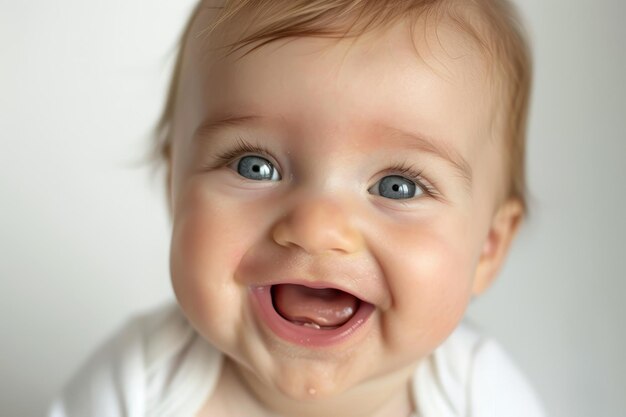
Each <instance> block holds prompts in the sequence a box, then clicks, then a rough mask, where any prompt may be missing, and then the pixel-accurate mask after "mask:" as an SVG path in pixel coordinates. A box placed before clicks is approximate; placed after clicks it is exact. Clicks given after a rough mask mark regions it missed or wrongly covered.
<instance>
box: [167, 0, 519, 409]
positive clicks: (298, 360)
mask: <svg viewBox="0 0 626 417" xmlns="http://www.w3.org/2000/svg"><path fill="white" fill-rule="evenodd" d="M516 22H517V21H516V19H515V14H514V13H513V12H512V10H511V8H510V7H509V5H508V4H507V3H505V2H504V1H500V0H473V1H466V0H463V1H454V0H441V1H436V0H430V1H426V0H414V1H406V0H403V1H401V0H397V1H392V0H388V1H380V0H372V1H356V0H343V1H342V0H317V1H292V0H290V1H278V0H273V1H272V0H266V1H257V2H251V1H243V0H240V1H228V2H226V3H225V4H221V2H212V3H211V2H204V3H202V4H200V5H199V6H198V8H197V9H196V10H195V11H194V14H193V16H192V19H191V20H190V23H189V25H188V27H187V30H186V31H185V35H184V37H183V45H182V48H181V53H180V56H179V59H178V62H177V66H176V71H175V77H174V80H173V83H172V87H171V90H170V97H169V99H168V104H167V106H166V110H165V113H164V116H163V119H162V122H161V125H160V132H161V135H160V137H159V143H158V144H157V146H158V150H159V154H160V155H162V157H163V158H164V162H165V163H166V165H167V169H168V174H167V178H168V180H167V184H168V196H169V199H170V200H169V204H170V210H171V214H172V220H173V234H172V246H171V274H172V283H173V287H174V290H175V293H176V296H177V298H178V301H179V303H180V305H181V307H182V309H183V311H184V312H185V314H186V315H187V317H188V318H189V320H190V322H191V323H192V324H193V325H194V327H195V328H196V329H197V330H198V332H199V333H200V334H201V335H202V336H204V337H205V338H207V339H208V340H209V341H211V342H212V343H213V344H215V345H216V346H217V347H218V348H220V349H221V350H222V351H223V352H225V353H226V354H227V355H228V356H229V357H230V358H232V359H233V360H234V362H235V363H237V364H238V365H239V366H240V367H241V370H242V372H243V373H244V374H246V375H247V378H248V379H249V381H250V383H251V384H252V385H254V384H257V385H259V386H265V387H267V388H268V389H269V390H270V392H277V393H278V392H279V393H281V394H282V395H285V396H286V397H288V398H294V399H303V398H310V397H311V396H312V393H315V395H314V397H315V398H316V399H320V398H331V397H333V396H337V395H341V394H342V393H344V392H348V391H350V390H353V389H356V388H357V387H359V386H363V385H367V384H372V383H374V382H375V381H377V380H381V379H382V378H385V377H387V376H389V375H393V374H394V373H402V372H403V371H404V370H407V369H410V368H411V367H414V366H415V364H417V363H418V362H419V360H420V359H422V358H424V357H426V356H427V355H428V354H429V353H430V352H432V351H433V350H434V349H435V348H436V347H437V346H438V345H439V344H441V343H442V342H443V341H444V340H445V339H446V337H447V336H448V335H449V334H450V333H451V332H452V331H453V330H454V328H455V327H456V326H457V325H458V323H459V321H460V320H461V318H462V316H463V313H464V311H465V309H466V307H467V305H468V303H469V301H470V299H471V298H472V297H474V296H477V295H479V294H481V293H482V292H483V291H484V290H485V289H486V288H487V287H488V286H489V285H490V284H491V282H492V281H493V280H494V278H495V277H496V275H497V273H498V271H499V269H500V267H501V265H502V263H503V261H504V259H505V257H506V254H507V252H508V250H509V247H510V243H511V241H512V239H513V237H514V236H515V234H516V232H517V230H518V228H519V226H520V224H521V221H522V219H523V217H524V214H525V210H526V204H525V191H524V187H525V185H524V169H523V167H524V137H525V122H526V111H527V106H528V96H529V88H530V60H529V54H528V51H527V48H526V44H525V43H524V40H523V37H522V36H521V32H520V29H519V27H518V25H517V23H516ZM294 280H296V281H298V282H299V283H301V284H310V286H312V287H316V286H320V284H319V283H321V282H323V283H325V285H326V284H328V285H330V286H332V287H333V288H341V289H343V290H346V291H347V292H350V293H352V294H356V295H358V296H359V297H362V298H363V300H361V301H367V303H369V304H371V305H373V306H374V310H373V312H372V313H371V315H370V316H369V318H368V320H367V322H366V325H364V326H362V327H360V328H359V329H358V331H356V332H355V333H354V335H352V336H350V337H347V338H345V340H344V339H342V340H341V341H340V342H338V343H334V344H329V345H326V346H306V345H303V344H298V343H293V342H292V341H289V340H285V339H284V338H282V337H281V336H280V335H277V334H275V333H273V332H272V329H271V328H268V327H267V326H266V325H265V324H264V323H263V322H262V320H259V318H258V315H257V313H258V312H257V311H256V310H255V308H254V306H253V304H254V303H253V302H252V301H251V288H257V287H259V286H261V285H269V284H271V283H276V282H283V281H284V282H287V281H290V282H291V281H294Z"/></svg>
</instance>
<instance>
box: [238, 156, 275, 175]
mask: <svg viewBox="0 0 626 417" xmlns="http://www.w3.org/2000/svg"><path fill="white" fill-rule="evenodd" d="M237 172H238V173H239V175H241V176H242V177H245V178H248V179H251V180H256V181H278V180H280V179H281V178H280V174H279V173H278V171H277V170H276V168H274V165H272V163H271V162H270V161H268V160H267V159H265V158H261V157H260V156H253V155H251V156H244V157H243V158H241V159H240V160H239V163H238V164H237Z"/></svg>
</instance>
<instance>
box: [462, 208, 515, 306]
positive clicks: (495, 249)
mask: <svg viewBox="0 0 626 417" xmlns="http://www.w3.org/2000/svg"><path fill="white" fill-rule="evenodd" d="M523 218H524V208H523V206H522V203H521V202H520V201H519V200H517V199H509V200H507V201H505V202H504V203H503V204H502V205H501V206H500V208H499V209H498V211H497V212H496V214H495V215H494V217H493V220H492V222H491V227H490V229H489V233H488V235H487V238H486V239H485V243H484V244H483V250H482V253H481V255H480V260H479V261H478V266H477V268H476V276H475V277H474V284H473V286H472V293H473V294H474V295H475V296H477V295H480V294H482V293H483V292H484V291H485V290H486V289H487V288H488V287H489V286H490V285H491V283H492V282H493V281H494V280H495V278H496V276H497V275H498V272H499V271H500V268H501V266H502V265H503V264H504V260H505V259H506V255H507V253H508V252H509V248H510V246H511V242H512V241H513V238H514V237H515V235H516V234H517V232H518V230H519V227H520V225H521V224H522V220H523Z"/></svg>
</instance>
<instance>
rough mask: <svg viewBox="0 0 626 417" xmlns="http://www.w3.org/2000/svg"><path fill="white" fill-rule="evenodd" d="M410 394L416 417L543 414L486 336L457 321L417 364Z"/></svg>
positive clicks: (510, 364)
mask: <svg viewBox="0 0 626 417" xmlns="http://www.w3.org/2000/svg"><path fill="white" fill-rule="evenodd" d="M413 382H414V383H413V392H414V396H415V401H416V403H417V404H418V408H419V413H418V415H419V416H420V417H430V416H441V417H444V416H445V417H452V416H454V417H457V416H470V415H471V416H478V417H500V416H503V415H506V416H508V417H518V416H519V417H543V416H544V412H543V408H542V407H541V405H540V402H539V400H538V398H537V396H536V394H535V392H534V391H533V389H532V387H531V385H530V384H529V383H528V381H527V379H526V378H525V376H524V375H523V374H522V372H521V371H520V370H519V368H518V367H517V366H516V365H515V363H514V361H513V360H512V359H511V358H510V357H509V355H508V354H507V353H506V352H505V350H504V349H503V348H502V346H501V345H500V344H499V343H498V342H497V341H496V340H495V339H493V338H492V337H489V336H486V335H484V334H482V333H481V331H480V330H479V329H478V328H477V327H475V326H473V325H471V324H469V323H466V322H464V323H462V324H461V325H460V326H459V327H458V328H457V329H456V330H455V331H454V332H453V333H452V334H451V335H450V337H449V338H448V339H447V340H446V341H445V342H444V343H443V344H442V345H441V346H439V347H438V348H437V349H436V350H435V351H434V352H433V353H432V354H431V355H430V356H429V357H428V358H427V359H426V360H424V361H423V362H422V363H420V365H419V366H418V368H417V370H416V372H415V377H414V381H413Z"/></svg>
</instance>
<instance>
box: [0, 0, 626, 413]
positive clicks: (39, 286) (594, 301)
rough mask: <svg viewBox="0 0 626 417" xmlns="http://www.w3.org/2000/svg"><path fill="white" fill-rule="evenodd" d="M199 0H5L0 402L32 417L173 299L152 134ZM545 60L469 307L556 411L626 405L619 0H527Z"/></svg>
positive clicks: (624, 50) (0, 9)
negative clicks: (130, 323) (503, 226)
mask: <svg viewBox="0 0 626 417" xmlns="http://www.w3.org/2000/svg"><path fill="white" fill-rule="evenodd" d="M193 4H194V1H192V0H184V1H180V0H178V1H165V0H150V1H147V0H110V1H107V2H95V1H85V0H63V1H44V0H31V1H20V2H18V1H13V2H9V1H8V0H0V135H1V136H0V145H1V147H0V164H1V167H2V168H1V169H2V171H1V172H2V175H1V176H0V213H1V216H0V306H1V310H0V311H1V313H2V314H1V315H0V335H1V336H0V337H1V344H0V352H1V354H0V415H2V416H36V415H41V414H42V413H43V411H44V409H45V407H46V404H47V403H48V402H49V401H50V399H51V398H52V396H53V394H54V393H55V392H56V391H57V390H58V389H59V388H60V386H61V385H62V383H63V382H64V381H65V380H66V379H67V378H68V377H69V376H70V374H71V373H73V372H74V371H75V370H76V367H77V366H78V365H79V364H80V363H81V361H82V360H84V359H85V357H86V355H87V354H88V353H89V352H90V351H91V350H92V349H93V348H94V347H95V346H96V345H98V344H99V343H100V342H101V341H102V340H103V339H104V338H105V337H106V335H108V334H109V333H110V332H112V331H113V330H114V329H115V328H116V327H118V326H119V325H121V323H122V322H123V321H124V320H125V319H126V318H127V317H128V316H129V315H130V314H131V313H134V312H138V311H141V310H142V309H145V308H148V307H151V306H154V305H156V304H159V303H161V302H164V301H166V300H168V299H171V298H172V295H171V290H170V286H169V279H168V272H167V271H168V266H167V265H168V261H167V256H168V245H169V241H168V239H169V235H168V234H169V224H168V219H167V214H166V210H165V205H164V197H163V190H162V187H161V185H162V184H161V180H160V177H158V176H156V177H151V175H150V171H149V169H148V168H147V166H146V165H141V164H137V162H138V161H139V160H140V159H141V157H142V156H143V155H144V151H145V150H146V149H147V146H148V143H149V134H150V127H151V126H152V125H153V123H154V121H155V119H156V117H157V114H158V113H159V111H160V109H161V106H162V103H163V99H164V95H165V88H166V85H167V81H168V79H169V74H170V70H171V65H172V60H173V51H174V47H175V43H176V39H177V37H178V35H179V33H180V31H181V29H182V26H183V23H184V21H185V19H186V17H187V16H188V14H189V12H190V11H191V8H192V6H193ZM518 4H519V5H520V7H521V9H522V11H523V13H524V15H525V16H526V20H527V22H528V26H529V27H530V32H531V34H532V39H533V44H534V50H535V60H536V77H535V81H536V82H535V88H534V96H533V106H532V113H531V123H530V134H529V144H528V170H529V185H530V188H531V190H532V192H533V195H534V200H533V201H532V205H531V210H532V217H531V218H530V220H529V222H528V223H527V224H526V226H525V229H524V230H523V231H522V233H521V236H520V238H519V239H518V240H517V241H516V242H515V245H514V248H513V251H512V253H511V255H510V257H509V259H508V264H507V265H506V267H505V269H504V271H503V273H502V275H501V277H500V279H499V281H498V282H497V283H496V285H495V286H494V287H493V288H492V289H491V290H490V291H489V292H488V293H487V294H486V295H485V296H484V297H483V298H482V299H480V300H477V301H476V303H475V304H474V305H473V306H472V307H471V308H470V313H469V315H470V316H471V317H472V318H473V319H474V320H475V321H477V322H478V323H480V324H481V325H482V326H483V327H484V328H486V329H487V331H488V332H489V333H491V334H494V335H496V337H497V338H498V339H499V340H500V341H501V343H502V344H503V345H504V346H505V347H506V349H507V350H508V351H509V352H510V353H511V355H512V356H513V357H514V358H515V360H516V361H517V362H518V364H519V365H520V367H521V368H522V369H523V370H524V371H525V373H526V374H527V375H528V377H529V378H530V379H531V380H532V381H533V384H534V385H535V387H536V389H537V391H538V392H539V394H540V396H541V397H542V398H543V401H544V403H545V404H546V407H547V409H548V411H549V414H550V415H552V416H563V417H565V416H567V417H590V416H593V417H596V416H599V417H617V416H623V415H624V410H625V409H626V364H625V363H626V354H625V352H626V335H625V333H626V332H625V327H626V326H625V325H624V321H625V319H626V307H625V306H626V303H625V302H624V301H623V299H624V298H625V297H626V284H625V281H626V251H625V250H624V249H625V247H626V240H625V236H626V221H625V220H624V208H625V203H626V185H625V184H626V168H625V163H624V158H625V157H626V134H625V132H626V81H625V80H624V77H625V74H626V46H624V40H626V25H624V23H623V19H624V17H625V16H626V2H624V1H623V0H614V1H611V0H601V1H591V0H587V1H582V0H579V1H572V0H550V1H546V0H526V1H522V0H519V1H518Z"/></svg>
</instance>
